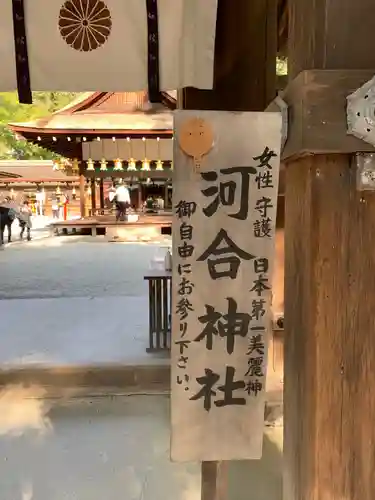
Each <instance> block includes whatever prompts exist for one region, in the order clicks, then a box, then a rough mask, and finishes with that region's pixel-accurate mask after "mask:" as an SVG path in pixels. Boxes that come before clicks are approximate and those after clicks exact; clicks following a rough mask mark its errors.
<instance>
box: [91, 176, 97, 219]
mask: <svg viewBox="0 0 375 500" xmlns="http://www.w3.org/2000/svg"><path fill="white" fill-rule="evenodd" d="M95 212H96V179H95V177H94V178H93V179H91V214H92V215H94V214H95Z"/></svg>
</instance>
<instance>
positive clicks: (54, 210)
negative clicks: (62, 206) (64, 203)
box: [51, 198, 59, 219]
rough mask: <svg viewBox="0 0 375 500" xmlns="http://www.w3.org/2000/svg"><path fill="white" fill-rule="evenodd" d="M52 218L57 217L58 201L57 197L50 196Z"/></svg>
mask: <svg viewBox="0 0 375 500" xmlns="http://www.w3.org/2000/svg"><path fill="white" fill-rule="evenodd" d="M51 206H52V218H53V219H58V218H59V202H58V201H57V198H52V203H51Z"/></svg>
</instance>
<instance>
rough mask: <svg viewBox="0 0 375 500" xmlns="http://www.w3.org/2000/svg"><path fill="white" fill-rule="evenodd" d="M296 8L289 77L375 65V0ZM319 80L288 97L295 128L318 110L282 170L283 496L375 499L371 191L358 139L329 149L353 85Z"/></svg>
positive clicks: (296, 0) (295, 1)
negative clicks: (301, 149)
mask: <svg viewBox="0 0 375 500" xmlns="http://www.w3.org/2000/svg"><path fill="white" fill-rule="evenodd" d="M289 13H290V19H289V61H288V66H289V72H290V76H291V78H292V79H294V78H295V77H297V75H299V74H300V72H301V71H303V70H319V71H321V70H335V71H338V70H346V72H345V71H342V78H343V79H346V81H347V82H348V80H349V79H350V77H351V75H353V72H354V70H357V69H361V70H363V69H364V70H366V69H367V70H371V69H372V68H375V53H374V51H372V50H369V40H370V39H371V37H372V35H373V32H374V29H375V2H374V1H373V0H357V1H355V2H353V0H315V1H311V0H290V5H289ZM295 81H297V80H295ZM358 85H359V82H358ZM318 86H319V85H318V82H317V81H315V86H314V85H312V86H311V88H310V92H311V95H309V96H308V99H310V104H308V103H307V101H306V96H307V94H308V93H305V94H304V95H305V97H304V99H303V100H302V101H304V102H298V98H296V99H293V100H292V101H291V102H290V104H291V113H290V116H291V117H292V121H291V124H290V130H291V131H290V133H291V136H292V135H293V134H295V133H297V132H296V131H293V127H294V126H296V128H297V129H298V125H297V124H296V122H295V121H294V113H295V111H296V110H297V108H298V106H299V107H300V109H299V111H298V113H300V114H304V116H305V119H306V120H307V122H306V123H308V122H309V120H310V118H309V117H308V114H309V113H313V115H314V116H313V118H311V120H310V122H309V123H310V126H312V125H314V127H313V134H314V136H315V144H316V150H315V151H314V153H315V154H312V155H309V156H307V157H301V156H299V157H298V155H297V156H294V157H293V159H292V161H288V163H287V167H286V173H285V175H286V182H285V185H286V196H285V199H286V207H285V331H286V332H287V334H286V336H285V364H284V370H285V376H284V464H285V465H284V467H285V477H284V498H285V500H306V499H309V500H336V499H337V500H339V499H340V500H372V499H373V497H374V491H375V474H374V473H373V469H374V464H375V458H374V446H375V427H374V425H373V421H372V420H373V417H372V414H373V411H372V410H373V408H375V363H374V359H375V337H374V313H373V311H374V308H375V280H374V276H375V259H374V257H373V250H372V249H373V247H374V244H375V236H374V232H373V231H371V227H372V225H373V221H374V219H375V197H374V194H373V193H371V192H370V193H361V192H359V191H357V188H356V176H357V170H356V166H355V162H354V158H355V156H354V155H353V154H352V152H353V151H355V147H356V146H354V147H353V149H351V150H350V149H349V150H346V151H347V154H327V153H333V151H332V149H329V148H330V146H329V143H330V142H331V143H332V140H333V135H334V134H335V131H334V129H332V127H331V125H332V122H330V120H332V118H333V119H334V121H335V122H336V125H335V127H336V130H337V127H338V128H340V130H341V131H344V130H345V126H346V116H345V105H344V104H345V102H344V94H345V93H346V92H347V91H348V87H346V89H344V90H341V91H340V92H341V94H340V92H339V93H338V94H339V96H338V97H337V96H336V97H335V96H334V95H333V92H331V93H330V89H329V85H327V82H326V84H325V85H322V81H320V87H321V88H320V89H318ZM312 98H314V99H316V101H315V104H314V106H315V108H316V109H315V110H313V105H312V100H311V99H312ZM330 99H331V100H332V101H333V102H332V103H330V102H329V100H330ZM337 99H339V101H340V100H341V101H340V103H341V104H340V106H341V108H342V109H341V111H340V112H339V114H337V113H336V111H337V106H338V102H339V101H337ZM335 109H336V111H335ZM333 115H334V117H333ZM318 116H319V117H320V119H318V118H317V117H318ZM323 116H327V117H329V118H328V127H326V125H327V124H326V123H325V120H324V119H322V117H323ZM335 127H334V128H335ZM310 132H311V127H307V126H305V127H304V129H303V131H302V133H303V134H305V136H306V134H308V133H310ZM309 140H310V139H309ZM343 142H345V140H344V139H343ZM346 144H347V143H346ZM357 144H358V147H359V148H361V149H362V148H367V147H368V145H366V144H365V143H361V142H360V141H358V142H357ZM316 153H320V154H316Z"/></svg>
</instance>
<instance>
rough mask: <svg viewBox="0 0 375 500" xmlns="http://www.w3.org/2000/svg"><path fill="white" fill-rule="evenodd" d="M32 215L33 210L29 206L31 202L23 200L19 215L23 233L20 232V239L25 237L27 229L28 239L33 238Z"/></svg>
mask: <svg viewBox="0 0 375 500" xmlns="http://www.w3.org/2000/svg"><path fill="white" fill-rule="evenodd" d="M31 216H32V211H31V208H30V206H29V202H28V201H27V200H26V201H24V202H23V205H22V207H21V209H20V214H19V217H18V220H19V224H20V228H21V233H20V239H21V240H22V239H23V235H24V233H25V229H26V232H27V241H30V240H31V234H30V232H31Z"/></svg>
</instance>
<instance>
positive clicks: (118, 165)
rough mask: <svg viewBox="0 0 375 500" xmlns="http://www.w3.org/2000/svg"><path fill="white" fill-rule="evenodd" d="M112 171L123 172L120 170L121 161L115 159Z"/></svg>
mask: <svg viewBox="0 0 375 500" xmlns="http://www.w3.org/2000/svg"><path fill="white" fill-rule="evenodd" d="M113 170H116V171H117V172H118V171H122V170H124V169H123V168H122V161H121V160H120V158H117V160H115V166H114V169H113Z"/></svg>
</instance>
